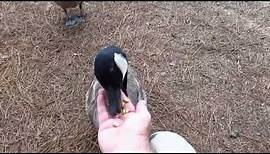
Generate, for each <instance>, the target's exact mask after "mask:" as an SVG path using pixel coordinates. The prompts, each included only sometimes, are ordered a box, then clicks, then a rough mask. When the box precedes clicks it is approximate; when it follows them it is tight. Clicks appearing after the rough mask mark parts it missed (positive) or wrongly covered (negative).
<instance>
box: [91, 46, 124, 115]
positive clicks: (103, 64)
mask: <svg viewBox="0 0 270 154" xmlns="http://www.w3.org/2000/svg"><path fill="white" fill-rule="evenodd" d="M94 73H95V76H96V78H97V80H98V82H99V83H100V85H101V86H102V87H103V88H104V89H105V91H106V94H107V98H108V103H109V104H108V112H109V113H110V114H111V116H115V115H117V114H118V113H121V107H122V100H121V90H122V91H123V92H124V93H125V94H126V95H127V73H128V60H127V56H126V54H125V53H124V52H123V50H122V49H121V48H119V47H116V46H108V47H105V48H103V49H101V51H100V52H99V53H98V54H97V55H96V57H95V62H94ZM127 96H128V95H127Z"/></svg>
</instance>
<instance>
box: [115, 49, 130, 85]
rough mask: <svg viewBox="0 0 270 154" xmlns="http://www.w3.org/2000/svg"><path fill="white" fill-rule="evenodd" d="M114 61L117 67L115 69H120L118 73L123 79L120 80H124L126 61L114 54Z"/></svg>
mask: <svg viewBox="0 0 270 154" xmlns="http://www.w3.org/2000/svg"><path fill="white" fill-rule="evenodd" d="M114 61H115V63H116V65H117V67H118V68H119V69H120V71H121V72H122V75H123V78H122V80H124V77H125V75H126V73H127V68H128V62H127V60H126V59H125V58H124V57H123V56H122V55H121V54H118V53H114Z"/></svg>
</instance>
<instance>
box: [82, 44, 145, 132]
mask: <svg viewBox="0 0 270 154" xmlns="http://www.w3.org/2000/svg"><path fill="white" fill-rule="evenodd" d="M94 74H95V76H94V78H93V80H92V83H91V86H90V88H89V90H88V92H87V94H86V112H87V114H88V116H90V117H91V118H92V120H93V123H94V125H95V127H96V128H98V126H99V125H98V121H97V115H96V114H97V111H96V110H97V106H96V100H97V93H98V90H99V89H100V88H102V87H103V88H104V89H105V91H106V93H107V96H108V99H109V100H108V101H109V106H108V112H109V114H111V116H115V115H117V114H118V113H121V107H122V100H121V91H120V90H122V91H123V92H124V93H125V95H127V96H128V98H129V99H130V100H131V102H132V103H133V104H134V106H136V104H137V103H138V101H140V100H145V101H147V99H146V93H145V91H144V90H143V88H142V86H141V85H140V83H139V80H138V78H137V74H136V72H135V71H134V70H133V69H132V68H131V67H130V66H129V65H128V60H127V56H126V54H125V53H124V52H123V50H122V49H121V48H119V47H116V46H109V47H105V48H103V49H102V50H101V51H100V52H99V53H98V54H97V55H96V57H95V61H94Z"/></svg>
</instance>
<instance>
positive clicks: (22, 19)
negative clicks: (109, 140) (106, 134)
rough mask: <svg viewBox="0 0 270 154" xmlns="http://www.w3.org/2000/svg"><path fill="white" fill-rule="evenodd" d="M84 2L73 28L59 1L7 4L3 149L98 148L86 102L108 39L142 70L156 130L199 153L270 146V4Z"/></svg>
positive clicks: (3, 16)
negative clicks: (79, 20)
mask: <svg viewBox="0 0 270 154" xmlns="http://www.w3.org/2000/svg"><path fill="white" fill-rule="evenodd" d="M84 8H85V10H86V12H87V14H88V15H87V20H86V22H85V23H84V24H82V25H80V26H78V27H76V28H71V29H69V28H66V27H65V26H64V24H63V18H64V13H63V11H62V10H61V9H59V8H58V7H56V6H55V5H54V4H52V3H50V2H0V10H1V12H0V22H1V26H0V36H1V40H0V74H1V75H0V84H1V86H0V152H99V148H98V145H97V142H96V132H95V130H94V129H93V127H92V126H91V124H90V122H89V119H88V117H86V114H85V109H84V99H85V93H86V91H87V88H88V87H89V84H90V81H91V78H92V74H93V70H92V61H93V58H94V56H95V53H96V52H97V51H98V50H99V49H100V48H101V47H103V46H104V45H106V44H108V43H115V44H118V45H120V46H121V47H123V48H124V49H125V51H126V52H127V54H128V56H129V60H130V62H131V65H132V66H133V67H135V68H136V70H137V71H138V72H139V73H140V74H141V76H140V77H141V78H140V79H141V81H142V83H143V85H144V87H145V89H146V91H147V93H148V97H149V98H148V100H149V108H150V111H151V114H152V115H153V126H154V130H155V131H156V130H172V131H175V132H177V133H179V134H181V135H182V136H184V137H185V138H186V139H187V140H188V141H190V142H191V144H192V145H194V147H195V148H196V150H197V151H198V152H269V151H270V149H269V148H270V141H269V138H270V128H269V127H270V98H269V96H270V92H269V91H270V70H269V68H270V67H269V66H270V52H269V47H270V45H269V42H270V29H269V27H270V21H269V18H270V16H269V15H270V12H269V10H270V5H269V3H262V2H87V3H85V6H84ZM74 11H75V10H74Z"/></svg>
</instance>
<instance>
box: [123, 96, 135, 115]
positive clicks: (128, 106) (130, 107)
mask: <svg viewBox="0 0 270 154" xmlns="http://www.w3.org/2000/svg"><path fill="white" fill-rule="evenodd" d="M121 93H122V95H121V97H122V100H124V99H125V100H128V103H125V105H124V106H125V109H127V110H128V111H129V112H135V106H134V105H133V103H132V102H131V100H130V99H129V98H128V97H127V96H126V95H125V93H123V92H122V91H121Z"/></svg>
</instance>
